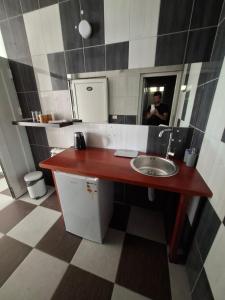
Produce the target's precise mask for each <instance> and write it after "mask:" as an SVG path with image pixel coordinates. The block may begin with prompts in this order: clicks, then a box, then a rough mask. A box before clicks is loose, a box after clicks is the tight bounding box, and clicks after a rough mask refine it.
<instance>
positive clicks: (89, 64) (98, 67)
mask: <svg viewBox="0 0 225 300" xmlns="http://www.w3.org/2000/svg"><path fill="white" fill-rule="evenodd" d="M84 55H85V70H86V72H95V71H104V70H105V46H97V47H90V48H85V49H84Z"/></svg>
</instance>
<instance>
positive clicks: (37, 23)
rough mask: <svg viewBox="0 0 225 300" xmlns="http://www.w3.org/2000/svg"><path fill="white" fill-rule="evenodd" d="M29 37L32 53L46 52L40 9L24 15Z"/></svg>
mask: <svg viewBox="0 0 225 300" xmlns="http://www.w3.org/2000/svg"><path fill="white" fill-rule="evenodd" d="M23 18H24V24H25V29H26V33H27V39H28V43H29V48H30V53H31V55H38V54H44V53H45V52H46V49H45V44H44V39H43V32H42V25H41V16H40V11H39V10H35V11H32V12H29V13H26V14H24V15H23Z"/></svg>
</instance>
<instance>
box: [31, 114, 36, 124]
mask: <svg viewBox="0 0 225 300" xmlns="http://www.w3.org/2000/svg"><path fill="white" fill-rule="evenodd" d="M31 115H32V121H33V122H36V114H35V111H32V112H31Z"/></svg>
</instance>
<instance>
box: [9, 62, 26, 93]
mask: <svg viewBox="0 0 225 300" xmlns="http://www.w3.org/2000/svg"><path fill="white" fill-rule="evenodd" d="M9 66H10V69H11V72H12V76H13V82H14V85H15V88H16V91H17V92H23V91H24V88H23V78H22V77H21V75H20V72H19V63H18V62H16V61H13V60H9Z"/></svg>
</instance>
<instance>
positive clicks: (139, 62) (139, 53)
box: [129, 37, 157, 69]
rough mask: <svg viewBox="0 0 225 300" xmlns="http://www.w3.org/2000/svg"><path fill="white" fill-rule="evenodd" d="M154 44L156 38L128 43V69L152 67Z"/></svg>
mask: <svg viewBox="0 0 225 300" xmlns="http://www.w3.org/2000/svg"><path fill="white" fill-rule="evenodd" d="M156 42H157V38H156V37H151V38H147V39H141V40H132V41H130V44H129V69H133V68H145V67H152V66H154V65H155V51H156Z"/></svg>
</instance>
